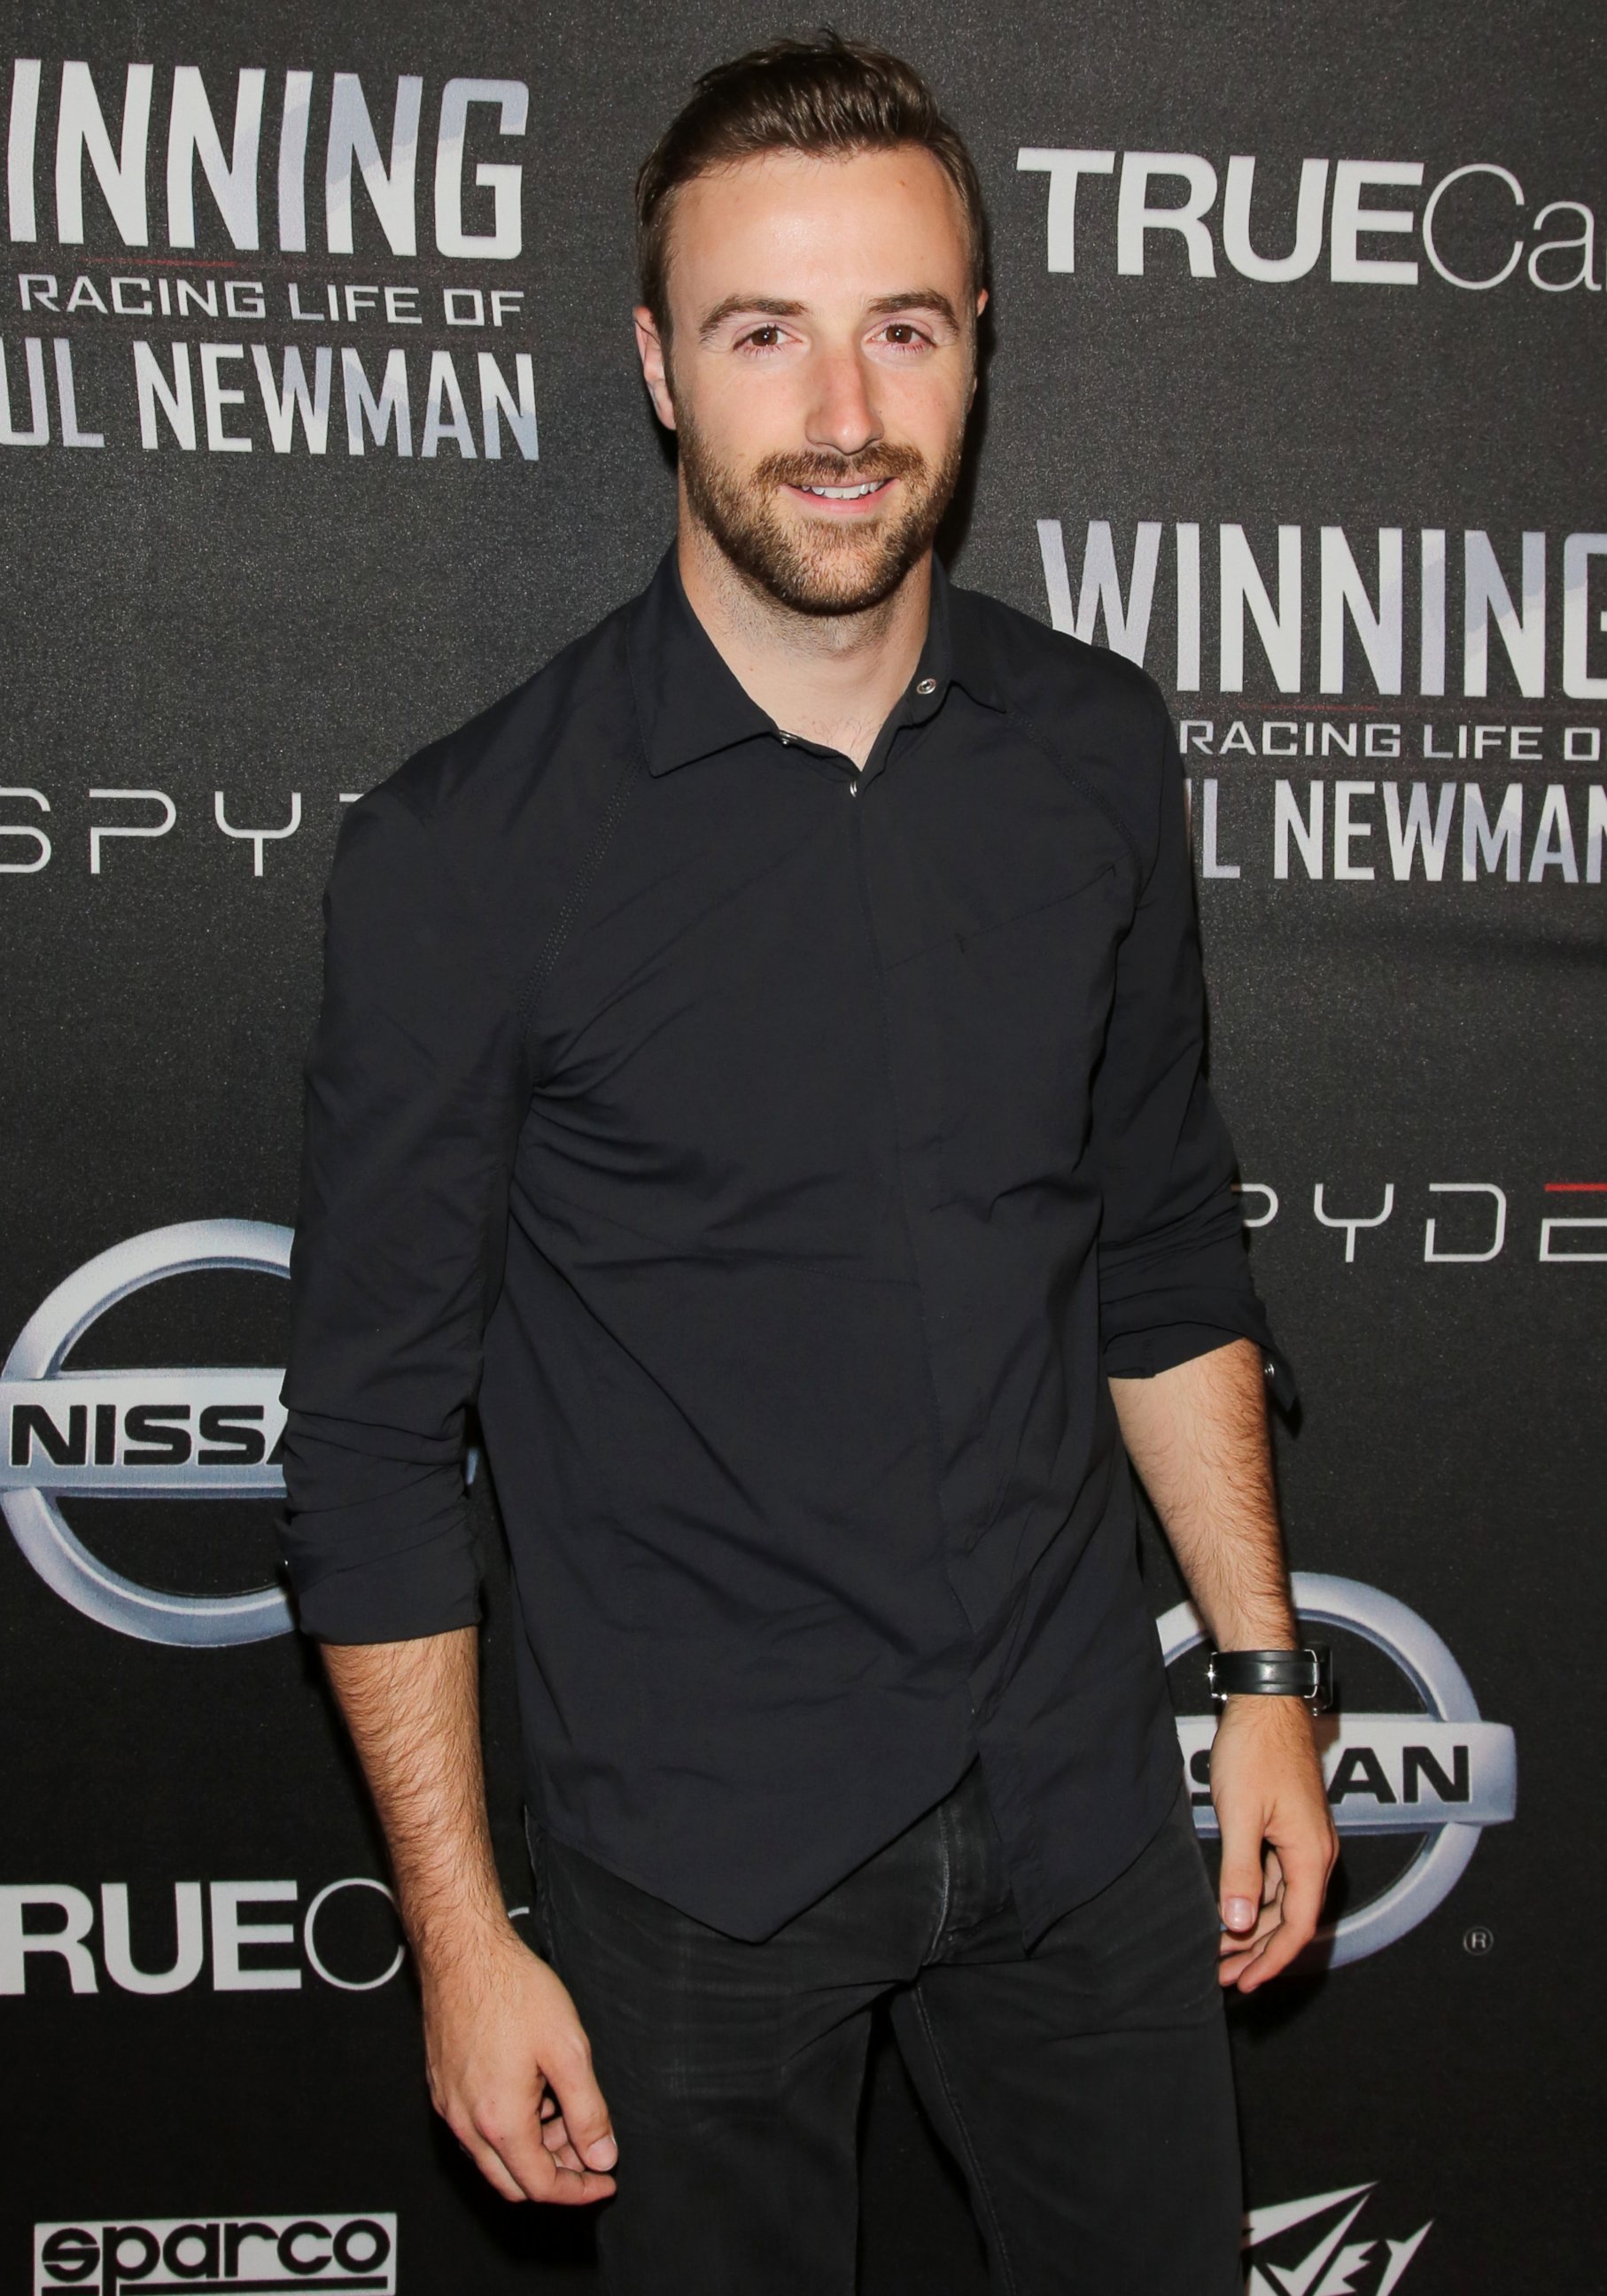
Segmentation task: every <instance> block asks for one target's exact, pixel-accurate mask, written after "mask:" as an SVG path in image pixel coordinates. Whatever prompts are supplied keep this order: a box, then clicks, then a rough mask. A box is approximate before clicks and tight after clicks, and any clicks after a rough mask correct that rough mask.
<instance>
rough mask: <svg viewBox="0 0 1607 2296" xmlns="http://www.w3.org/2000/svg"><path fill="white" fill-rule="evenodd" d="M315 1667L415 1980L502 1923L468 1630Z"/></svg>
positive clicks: (339, 1648) (476, 1651) (474, 1643)
mask: <svg viewBox="0 0 1607 2296" xmlns="http://www.w3.org/2000/svg"><path fill="white" fill-rule="evenodd" d="M324 1665H325V1667H326V1669H328V1673H329V1678H330V1681H331V1683H332V1685H333V1687H334V1692H335V1695H336V1697H337V1699H338V1700H339V1701H340V1710H341V1712H342V1713H343V1715H344V1716H345V1718H346V1724H347V1727H348V1730H349V1731H350V1733H351V1737H352V1743H353V1744H354V1745H355V1746H356V1748H357V1757H358V1759H359V1760H360V1762H361V1763H362V1766H363V1770H364V1774H365V1776H366V1778H367V1780H368V1785H369V1790H370V1792H372V1794H373V1801H374V1807H375V1808H376V1809H377V1810H378V1812H379V1816H380V1823H381V1825H382V1826H383V1828H384V1830H385V1840H386V1843H387V1845H388V1847H389V1852H390V1863H391V1868H392V1871H393V1873H394V1874H395V1877H396V1885H397V1895H398V1903H399V1906H400V1909H401V1915H402V1922H403V1925H404V1927H405V1928H406V1931H407V1935H408V1939H409V1940H410V1942H411V1943H412V1946H413V1949H414V1956H415V1958H416V1959H417V1961H418V1963H419V1964H420V1966H421V1968H422V1970H424V1971H425V1972H430V1970H432V1969H436V1968H439V1966H440V1964H442V1963H443V1962H444V1961H448V1960H450V1959H451V1958H453V1957H455V1956H456V1955H457V1954H458V1953H460V1952H461V1951H462V1950H463V1948H464V1947H465V1946H466V1945H467V1944H468V1942H469V1941H470V1940H471V1939H473V1938H475V1937H476V1936H483V1934H484V1933H485V1931H486V1930H487V1929H488V1927H489V1928H499V1927H501V1926H502V1925H504V1923H505V1920H506V1915H505V1912H504V1905H503V1896H502V1888H501V1884H500V1882H499V1881H498V1878H497V1873H496V1859H495V1857H494V1856H493V1854H492V1849H491V1834H490V1828H489V1825H488V1821H487V1816H486V1790H485V1773H484V1768H483V1765H482V1762H481V1757H480V1647H479V1636H478V1632H477V1630H476V1629H475V1628H472V1627H462V1628H456V1629H455V1631H453V1632H452V1633H449V1634H440V1635H427V1636H421V1637H420V1638H419V1639H418V1640H416V1641H411V1642H396V1643H366V1644H365V1643H326V1644H324Z"/></svg>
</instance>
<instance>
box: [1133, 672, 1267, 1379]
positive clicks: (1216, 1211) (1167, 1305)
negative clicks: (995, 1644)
mask: <svg viewBox="0 0 1607 2296" xmlns="http://www.w3.org/2000/svg"><path fill="white" fill-rule="evenodd" d="M1156 714H1157V718H1158V721H1159V722H1158V724H1157V726H1156V730H1155V742H1156V746H1157V749H1158V750H1159V770H1158V772H1157V771H1156V770H1155V755H1154V752H1153V751H1152V756H1151V758H1150V759H1149V760H1148V763H1149V764H1150V767H1151V770H1152V776H1153V778H1152V781H1151V787H1152V789H1153V790H1154V792H1155V808H1154V813H1153V816H1152V822H1151V824H1150V826H1151V834H1152V843H1151V853H1152V858H1151V860H1150V865H1149V867H1148V872H1147V875H1146V878H1145V881H1144V884H1143V887H1142V890H1141V892H1140V896H1139V900H1138V905H1137V909H1136V914H1135V917H1134V920H1133V922H1132V924H1131V926H1130V928H1129V930H1128V931H1127V936H1126V938H1125V939H1124V940H1123V942H1122V944H1121V947H1120V950H1119V955H1118V960H1117V973H1116V988H1115V995H1114V1001H1113V1004H1112V1007H1111V1021H1110V1026H1109V1029H1108V1032H1107V1036H1106V1041H1105V1046H1104V1051H1103V1056H1102V1059H1101V1062H1100V1066H1099V1068H1098V1070H1097V1072H1096V1074H1095V1080H1094V1098H1093V1152H1094V1157H1095V1165H1096V1169H1098V1172H1099V1175H1100V1180H1101V1186H1102V1191H1103V1216H1102V1219H1101V1226H1100V1242H1099V1288H1100V1325H1101V1340H1102V1344H1103V1353H1104V1368H1105V1371H1106V1373H1107V1374H1110V1375H1111V1376H1113V1377H1117V1378H1140V1379H1143V1378H1149V1377H1152V1375H1153V1374H1155V1373H1157V1372H1161V1371H1166V1370H1168V1369H1169V1368H1170V1367H1171V1366H1172V1365H1174V1364H1179V1363H1183V1362H1185V1361H1186V1360H1187V1359H1188V1358H1189V1357H1192V1356H1198V1355H1204V1354H1206V1353H1207V1352H1208V1351H1209V1349H1212V1348H1217V1347H1220V1346H1222V1345H1224V1344H1225V1343H1226V1341H1228V1340H1230V1339H1234V1338H1237V1337H1242V1338H1245V1339H1250V1340H1253V1341H1255V1342H1256V1344H1257V1346H1258V1347H1259V1348H1260V1349H1261V1350H1262V1354H1263V1357H1264V1359H1265V1361H1266V1363H1267V1365H1268V1366H1269V1374H1270V1377H1271V1381H1272V1385H1273V1390H1274V1392H1275V1394H1276V1395H1277V1397H1278V1399H1279V1401H1280V1402H1281V1403H1283V1404H1284V1405H1286V1406H1287V1405H1288V1404H1290V1403H1291V1402H1292V1401H1293V1399H1294V1392H1295V1390H1294V1382H1293V1378H1292V1374H1291V1371H1290V1368H1289V1365H1288V1363H1287V1361H1286V1359H1285V1357H1284V1356H1283V1351H1282V1349H1280V1348H1279V1346H1278V1344H1277V1341H1275V1338H1274V1336H1273V1333H1272V1329H1271V1326H1270V1324H1268V1322H1267V1314H1266V1310H1265V1309H1264V1308H1263V1307H1262V1305H1261V1302H1260V1300H1259V1298H1258V1296H1257V1293H1256V1290H1255V1286H1254V1284H1253V1283H1252V1282H1251V1280H1250V1265H1249V1260H1248V1259H1247V1256H1246V1253H1245V1249H1244V1235H1243V1218H1242V1211H1241V1207H1240V1200H1239V1197H1238V1195H1237V1194H1236V1193H1234V1185H1233V1183H1234V1172H1235V1164H1234V1149H1233V1143H1232V1141H1231V1140H1230V1139H1229V1137H1228V1134H1227V1128H1226V1125H1225V1124H1224V1123H1223V1121H1222V1119H1221V1116H1220V1115H1219V1113H1218V1110H1217V1107H1216V1103H1215V1102H1214V1101H1213V1100H1212V1098H1211V1095H1210V1092H1209V1087H1208V1086H1207V1084H1206V1081H1205V1076H1204V1056H1205V993H1204V984H1203V980H1202V977H1201V965H1200V940H1199V932H1198V928H1197V924H1196V920H1195V913H1194V889H1193V869H1192V867H1191V865H1190V857H1189V844H1188V826H1187V816H1186V813H1185V804H1184V788H1183V767H1182V761H1181V759H1180V758H1179V756H1178V752H1177V737H1176V735H1175V734H1174V733H1173V731H1172V726H1171V721H1170V719H1169V717H1168V716H1167V714H1166V711H1165V709H1164V707H1163V706H1162V705H1160V703H1159V701H1157V710H1156Z"/></svg>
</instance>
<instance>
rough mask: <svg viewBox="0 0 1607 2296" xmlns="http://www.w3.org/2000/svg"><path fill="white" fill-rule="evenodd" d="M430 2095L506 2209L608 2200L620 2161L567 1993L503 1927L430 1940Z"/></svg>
mask: <svg viewBox="0 0 1607 2296" xmlns="http://www.w3.org/2000/svg"><path fill="white" fill-rule="evenodd" d="M421 1974H422V1981H423V1996H424V2049H425V2057H426V2061H427V2063H428V2066H429V2071H430V2096H431V2099H432V2100H433V2102H434V2104H435V2109H436V2111H437V2112H439V2114H440V2116H441V2118H442V2119H443V2120H445V2121H446V2123H447V2127H448V2128H450V2129H451V2131H452V2133H453V2135H454V2136H455V2137H456V2138H457V2141H458V2143H459V2144H461V2145H462V2146H463V2150H464V2152H465V2153H468V2155H469V2157H470V2159H471V2161H473V2162H474V2164H475V2166H476V2167H477V2168H478V2169H480V2173H481V2174H482V2176H484V2177H485V2178H486V2179H487V2181H488V2183H489V2184H491V2185H495V2187H496V2190H497V2191H498V2192H499V2193H500V2194H502V2195H503V2198H504V2200H509V2201H525V2200H529V2201H555V2202H559V2203H561V2204H573V2203H576V2202H586V2201H601V2200H606V2199H607V2197H608V2195H609V2194H611V2192H612V2191H613V2190H614V2179H613V2177H611V2175H610V2174H609V2171H610V2170H611V2169H612V2168H613V2166H614V2163H615V2161H617V2160H618V2159H619V2148H618V2146H617V2145H616V2144H615V2143H614V2136H613V2130H612V2128H611V2126H610V2123H609V2117H608V2107H607V2105H606V2104H605V2103H603V2094H602V2091H601V2090H600V2089H599V2088H598V2087H597V2083H596V2080H595V2079H594V2076H593V2073H592V2053H591V2046H590V2044H589V2043H588V2042H587V2040H586V2033H585V2030H584V2029H583V2028H582V2026H581V2022H580V2019H579V2016H578V2013H577V2011H576V2008H575V2005H574V2003H573V2001H571V2000H570V1996H569V1992H568V1989H567V1988H566V1987H565V1986H564V1985H563V1983H562V1980H560V1979H559V1978H558V1976H557V1975H556V1974H555V1973H554V1972H553V1970H551V1969H550V1968H549V1967H548V1966H547V1964H546V1963H545V1961H542V1960H540V1959H538V1958H537V1956H536V1955H535V1954H533V1953H532V1952H531V1951H530V1950H529V1947H528V1946H526V1945H525V1943H524V1942H523V1940H522V1939H521V1938H520V1936H519V1934H518V1932H517V1931H515V1930H514V1929H513V1928H512V1926H511V1925H509V1924H504V1925H502V1926H501V1927H495V1926H493V1927H488V1928H484V1929H480V1928H477V1929H476V1930H475V1931H473V1932H472V1933H471V1934H470V1935H468V1936H459V1937H456V1938H455V1939H453V1940H452V1941H451V1942H450V1943H449V1944H447V1943H445V1942H443V1941H439V1940H438V1941H437V1942H436V1943H435V1944H434V1945H433V1946H432V1948H430V1951H429V1952H428V1954H427V1955H426V1956H425V1958H424V1965H423V1966H422V1972H421Z"/></svg>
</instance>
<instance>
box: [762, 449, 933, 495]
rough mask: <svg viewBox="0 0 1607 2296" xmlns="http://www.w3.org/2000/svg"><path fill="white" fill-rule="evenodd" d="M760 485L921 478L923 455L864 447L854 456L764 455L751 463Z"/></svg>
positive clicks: (916, 451)
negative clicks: (756, 461)
mask: <svg viewBox="0 0 1607 2296" xmlns="http://www.w3.org/2000/svg"><path fill="white" fill-rule="evenodd" d="M753 476H754V479H755V480H757V482H758V484H759V485H761V486H771V487H862V486H867V485H879V484H880V483H881V481H882V480H885V479H923V478H924V477H925V476H926V457H925V455H922V453H921V451H920V449H919V448H918V447H895V446H875V447H865V448H864V449H863V450H862V451H861V452H860V453H859V454H857V455H764V456H762V457H761V459H760V460H759V461H758V463H755V464H754V467H753Z"/></svg>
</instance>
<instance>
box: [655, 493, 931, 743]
mask: <svg viewBox="0 0 1607 2296" xmlns="http://www.w3.org/2000/svg"><path fill="white" fill-rule="evenodd" d="M676 560H677V562H678V564H679V567H680V571H681V581H682V584H683V586H685V592H686V597H687V601H688V603H689V604H690V605H691V607H692V611H693V613H694V614H695V615H696V616H697V618H698V619H699V621H700V622H701V624H702V626H703V627H704V629H705V630H706V631H707V632H708V634H709V637H710V638H711V639H712V641H713V643H714V646H715V650H716V652H717V653H718V654H719V656H720V658H721V660H723V661H724V662H725V664H726V668H728V669H729V670H730V672H731V674H732V676H734V678H735V679H736V681H737V683H738V685H741V686H742V690H743V691H744V693H748V694H749V695H750V696H751V698H752V699H753V700H754V701H757V702H758V706H759V708H760V709H765V710H767V711H768V712H769V714H770V716H771V717H774V718H775V722H776V724H777V725H778V726H780V727H781V728H782V729H783V732H785V733H789V734H802V735H803V736H804V738H805V740H806V741H810V742H822V743H824V745H825V746H826V747H828V748H830V749H833V750H841V751H842V753H843V755H844V756H845V757H849V758H852V759H853V760H854V763H855V764H856V765H857V766H863V765H864V763H865V759H866V758H868V757H869V755H870V753H871V750H872V747H873V743H874V742H875V739H876V736H877V734H879V733H880V732H881V727H882V726H883V725H884V724H885V722H886V719H887V717H888V713H889V711H890V709H892V707H893V704H894V703H895V702H896V701H898V696H899V695H900V694H901V693H903V692H904V689H905V687H906V685H908V684H909V681H910V679H911V678H912V677H913V676H914V671H915V664H916V663H917V662H918V661H919V660H920V658H921V648H922V645H923V644H925V641H926V623H927V615H928V611H929V610H930V607H931V551H930V550H928V551H926V552H925V553H923V554H922V557H920V558H919V559H918V560H917V561H916V562H915V563H914V565H913V566H912V567H911V568H910V570H909V571H908V573H907V574H906V576H905V577H904V579H903V580H902V581H901V582H900V583H899V585H898V588H897V589H896V590H894V591H893V592H892V593H891V594H890V595H889V596H888V597H886V598H883V599H882V600H881V603H880V604H879V605H874V606H867V607H865V609H864V610H863V611H860V612H857V613H846V614H802V613H799V612H798V611H797V610H796V609H795V608H793V607H791V606H783V604H781V603H780V602H779V601H778V600H777V599H775V598H773V597H772V596H770V594H768V592H767V591H765V590H763V589H761V588H760V587H759V586H758V584H757V583H755V582H753V581H752V580H750V578H749V577H748V576H747V575H745V574H744V573H742V571H741V570H740V569H739V568H737V567H735V566H734V565H733V564H732V562H731V561H730V559H729V558H727V557H726V553H725V552H724V551H723V550H721V548H720V547H719V545H718V544H717V542H716V541H715V540H714V538H713V537H712V536H711V535H710V534H709V530H708V529H707V528H706V527H704V526H702V525H701V523H700V522H699V521H697V520H696V519H694V518H693V516H692V515H691V514H690V512H689V511H688V509H687V506H686V504H685V501H683V503H682V505H681V517H680V528H679V532H678V535H677V537H676Z"/></svg>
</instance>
